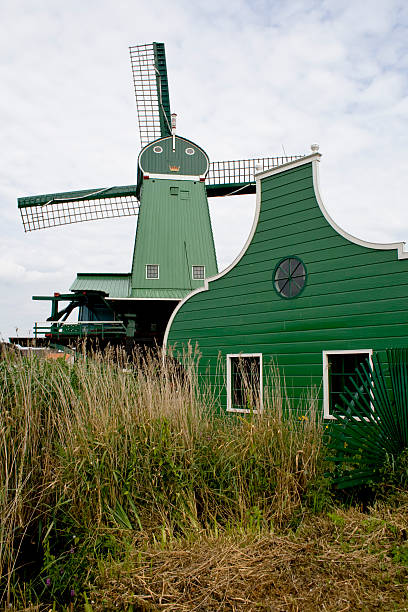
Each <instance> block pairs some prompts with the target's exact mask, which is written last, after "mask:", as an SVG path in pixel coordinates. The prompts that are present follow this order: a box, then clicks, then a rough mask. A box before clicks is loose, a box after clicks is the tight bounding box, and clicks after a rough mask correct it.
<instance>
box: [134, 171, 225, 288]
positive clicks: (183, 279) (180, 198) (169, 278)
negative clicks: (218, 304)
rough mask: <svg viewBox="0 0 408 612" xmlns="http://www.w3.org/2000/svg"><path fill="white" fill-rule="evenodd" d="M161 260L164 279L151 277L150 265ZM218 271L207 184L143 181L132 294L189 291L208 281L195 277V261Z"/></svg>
mask: <svg viewBox="0 0 408 612" xmlns="http://www.w3.org/2000/svg"><path fill="white" fill-rule="evenodd" d="M147 264H158V265H159V278H158V279H146V265H147ZM193 265H204V266H205V273H206V276H211V275H214V274H216V273H217V262H216V256H215V248H214V240H213V234H212V229H211V221H210V215H209V210H208V202H207V195H206V190H205V184H204V183H203V182H200V181H198V180H196V181H194V180H191V181H190V180H183V181H181V180H177V179H174V180H172V179H152V178H150V179H148V180H144V181H143V185H142V192H141V204H140V213H139V220H138V225H137V231H136V240H135V250H134V255H133V265H132V279H131V286H132V296H134V295H136V290H137V289H139V290H140V289H155V290H157V289H179V290H180V296H179V297H180V298H182V297H184V296H185V291H186V290H192V289H196V288H197V287H201V286H202V285H203V281H202V280H193V278H192V266H193Z"/></svg>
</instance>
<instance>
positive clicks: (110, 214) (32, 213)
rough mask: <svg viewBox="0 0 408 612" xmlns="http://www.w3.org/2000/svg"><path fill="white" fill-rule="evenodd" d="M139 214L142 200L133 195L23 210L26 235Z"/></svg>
mask: <svg viewBox="0 0 408 612" xmlns="http://www.w3.org/2000/svg"><path fill="white" fill-rule="evenodd" d="M138 212H139V201H138V199H137V198H136V196H133V195H128V196H119V197H112V198H99V199H92V200H90V199H87V200H68V201H67V200H65V201H64V200H61V201H58V200H50V202H48V203H46V204H37V205H34V206H26V207H22V208H20V213H21V218H22V221H23V226H24V231H25V232H32V231H34V230H39V229H45V228H48V227H56V226H58V225H69V224H71V223H80V222H83V221H95V220H96V219H111V218H115V217H129V216H132V215H137V214H138Z"/></svg>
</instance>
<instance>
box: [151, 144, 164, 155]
mask: <svg viewBox="0 0 408 612" xmlns="http://www.w3.org/2000/svg"><path fill="white" fill-rule="evenodd" d="M153 151H154V152H155V153H163V149H162V148H161V147H159V146H158V145H157V146H155V147H153Z"/></svg>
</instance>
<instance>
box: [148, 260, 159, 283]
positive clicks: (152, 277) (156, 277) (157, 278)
mask: <svg viewBox="0 0 408 612" xmlns="http://www.w3.org/2000/svg"><path fill="white" fill-rule="evenodd" d="M147 266H157V276H147ZM145 273H146V280H159V278H160V264H145Z"/></svg>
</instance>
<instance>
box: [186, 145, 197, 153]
mask: <svg viewBox="0 0 408 612" xmlns="http://www.w3.org/2000/svg"><path fill="white" fill-rule="evenodd" d="M186 153H187V155H194V153H195V151H194V149H193V148H192V147H187V149H186Z"/></svg>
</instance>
